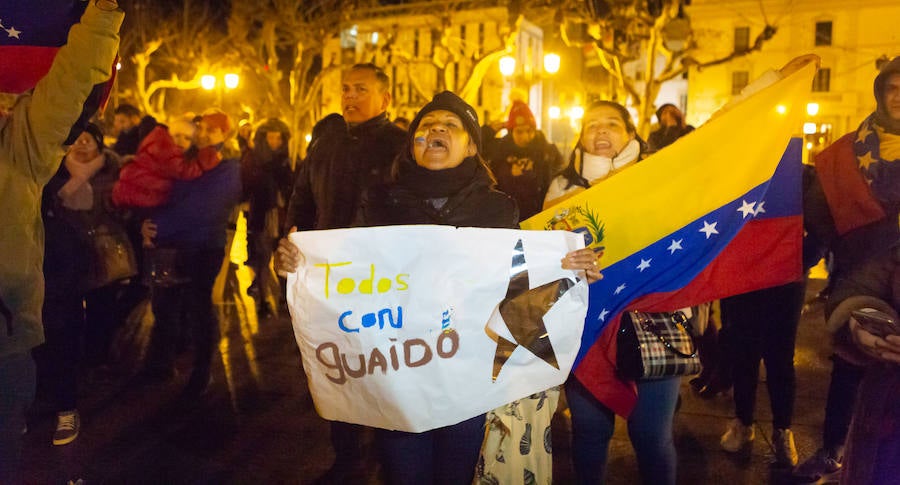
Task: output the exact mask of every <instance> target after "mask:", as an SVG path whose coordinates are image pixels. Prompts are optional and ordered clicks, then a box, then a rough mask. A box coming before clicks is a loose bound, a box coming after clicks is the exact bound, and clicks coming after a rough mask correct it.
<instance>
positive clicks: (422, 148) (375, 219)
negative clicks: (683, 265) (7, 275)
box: [275, 91, 599, 485]
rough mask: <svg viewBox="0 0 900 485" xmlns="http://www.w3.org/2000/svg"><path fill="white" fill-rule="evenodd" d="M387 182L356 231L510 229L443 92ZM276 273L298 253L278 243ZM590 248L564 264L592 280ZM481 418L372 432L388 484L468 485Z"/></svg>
mask: <svg viewBox="0 0 900 485" xmlns="http://www.w3.org/2000/svg"><path fill="white" fill-rule="evenodd" d="M393 175H394V176H393V180H392V181H391V182H389V183H387V184H384V185H379V186H375V187H373V188H371V189H369V190H368V191H367V192H366V194H365V195H364V196H363V199H362V201H361V204H360V207H359V210H358V211H357V215H356V218H355V221H354V225H356V226H380V225H399V224H442V225H452V226H468V227H488V228H516V227H517V226H518V210H517V209H516V204H515V202H514V201H513V200H512V199H511V198H510V197H509V196H507V195H506V194H504V193H502V192H499V191H497V190H496V189H495V188H494V180H493V177H492V175H491V173H490V171H489V170H488V169H487V167H486V165H485V164H484V161H483V159H482V157H481V130H480V127H479V124H478V116H477V115H476V114H475V110H474V109H473V108H472V107H471V106H469V105H468V104H466V103H465V101H463V100H462V99H460V98H459V97H458V96H456V95H455V94H453V93H451V92H449V91H445V92H442V93H440V94H438V95H436V96H435V97H434V99H433V100H432V101H431V102H430V103H428V104H427V105H425V107H423V108H422V110H421V111H420V112H419V114H418V115H417V116H416V118H415V119H414V120H413V121H412V123H411V124H410V128H409V150H406V151H405V152H401V154H400V156H399V157H398V159H397V160H396V161H395V164H394V173H393ZM275 259H276V268H277V269H279V271H293V270H294V269H295V268H296V267H297V265H298V263H299V260H300V250H299V249H298V248H297V247H296V246H294V245H293V244H291V243H290V242H289V241H288V240H287V239H283V240H282V242H281V243H280V244H279V248H278V251H277V254H276V258H275ZM594 261H595V255H594V253H593V251H592V250H590V249H584V250H579V251H573V252H571V253H569V254H568V255H567V256H566V258H565V259H564V263H563V266H564V267H566V268H569V269H584V270H587V272H588V273H587V274H588V277H589V278H596V277H599V271H598V270H597V267H596V266H595V265H594ZM484 424H485V417H484V415H479V416H476V417H474V418H471V419H468V420H465V421H462V422H460V423H457V424H453V425H450V426H445V427H443V428H438V429H434V430H430V431H426V432H423V433H408V432H403V431H389V430H381V429H379V430H377V431H376V440H377V443H378V444H377V446H378V449H379V450H380V451H381V452H382V458H383V465H384V468H385V472H386V474H387V478H388V482H389V483H392V484H419V483H435V484H460V485H462V484H468V483H471V481H472V477H473V475H474V471H475V465H476V463H477V461H478V456H479V451H480V449H481V442H482V439H483V438H484Z"/></svg>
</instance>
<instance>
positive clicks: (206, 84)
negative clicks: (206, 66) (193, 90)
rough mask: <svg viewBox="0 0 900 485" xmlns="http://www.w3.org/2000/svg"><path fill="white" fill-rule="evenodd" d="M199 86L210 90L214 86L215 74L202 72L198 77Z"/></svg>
mask: <svg viewBox="0 0 900 485" xmlns="http://www.w3.org/2000/svg"><path fill="white" fill-rule="evenodd" d="M200 86H202V87H203V89H205V90H207V91H212V90H213V89H214V88H215V87H216V76H213V75H212V74H204V75H203V76H202V77H201V78H200Z"/></svg>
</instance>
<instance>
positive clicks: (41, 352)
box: [34, 123, 137, 445]
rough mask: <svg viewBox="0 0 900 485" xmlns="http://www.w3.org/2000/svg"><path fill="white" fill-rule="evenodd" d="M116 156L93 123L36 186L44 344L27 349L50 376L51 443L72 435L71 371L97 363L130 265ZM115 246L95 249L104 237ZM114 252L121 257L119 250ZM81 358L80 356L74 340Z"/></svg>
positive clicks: (133, 268) (76, 426)
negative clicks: (116, 199) (117, 198)
mask: <svg viewBox="0 0 900 485" xmlns="http://www.w3.org/2000/svg"><path fill="white" fill-rule="evenodd" d="M118 173H119V157H118V156H117V155H116V154H115V152H113V151H112V150H109V149H106V148H105V146H104V144H103V133H102V132H101V131H100V128H99V127H97V125H95V124H93V123H88V125H87V126H86V127H85V129H84V132H82V133H81V135H80V136H79V137H78V138H77V139H76V140H75V143H74V144H72V145H71V147H69V151H68V153H67V154H66V156H65V158H64V159H63V165H62V166H61V167H60V168H59V170H58V171H57V172H56V175H54V176H53V178H51V179H50V181H49V182H48V183H47V186H46V187H45V188H44V192H43V197H42V204H41V215H42V221H43V223H44V288H45V293H44V294H45V298H44V306H43V323H44V336H45V339H46V341H45V343H44V345H41V346H39V347H38V348H37V349H35V352H34V356H35V359H36V361H37V364H38V375H39V377H40V379H41V380H42V382H47V383H49V384H50V387H49V388H50V389H52V391H53V394H52V396H53V403H54V405H55V408H56V409H55V411H56V413H57V427H56V431H55V432H54V434H53V438H52V442H53V444H54V445H65V444H68V443H71V442H72V441H74V440H75V439H76V438H77V437H78V434H79V431H80V428H81V420H80V417H79V415H78V410H77V402H76V401H77V400H76V397H77V395H78V371H79V368H80V367H81V365H82V361H83V360H87V361H88V362H86V363H89V364H94V365H97V364H102V363H104V361H105V357H106V354H107V352H108V351H109V347H110V343H111V341H112V335H113V332H114V331H115V328H116V326H117V324H118V323H120V322H116V321H115V318H116V317H115V314H116V306H115V301H116V294H117V292H119V291H120V290H121V285H120V280H122V279H124V278H129V277H131V276H133V275H134V274H135V273H136V272H137V262H136V261H135V257H134V250H133V248H132V247H131V244H130V243H129V241H128V237H127V235H126V232H125V213H124V211H118V210H116V209H115V208H114V206H113V204H112V203H111V200H110V199H111V197H112V195H111V194H112V188H113V184H114V183H115V181H116V177H117V176H118ZM111 240H113V241H116V242H117V243H119V244H121V246H115V247H118V248H120V250H121V253H119V252H118V251H115V250H114V251H112V252H109V251H102V250H98V248H102V247H103V246H104V245H107V244H109V241H111ZM119 254H121V256H122V257H121V258H119V257H118V256H119ZM82 338H84V340H85V343H84V349H85V353H86V354H87V355H85V356H84V357H87V359H83V355H82V350H81V340H82Z"/></svg>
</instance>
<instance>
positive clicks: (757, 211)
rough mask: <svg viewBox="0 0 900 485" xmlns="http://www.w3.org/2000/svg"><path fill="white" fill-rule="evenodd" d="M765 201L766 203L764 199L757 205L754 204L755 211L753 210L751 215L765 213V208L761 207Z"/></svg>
mask: <svg viewBox="0 0 900 485" xmlns="http://www.w3.org/2000/svg"><path fill="white" fill-rule="evenodd" d="M765 203H766V201H762V202H760V203H759V205H758V206H756V212H755V213H754V214H753V215H756V216H758V215H760V214H763V213H765V212H766V210H765V209H764V208H763V204H765Z"/></svg>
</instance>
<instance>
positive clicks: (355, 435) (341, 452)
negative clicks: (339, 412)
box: [331, 421, 364, 468]
mask: <svg viewBox="0 0 900 485" xmlns="http://www.w3.org/2000/svg"><path fill="white" fill-rule="evenodd" d="M363 429H364V428H363V426H360V425H358V424H351V423H345V422H343V421H332V422H331V447H332V448H334V468H358V467H361V466H362V454H363V452H362V433H363Z"/></svg>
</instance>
